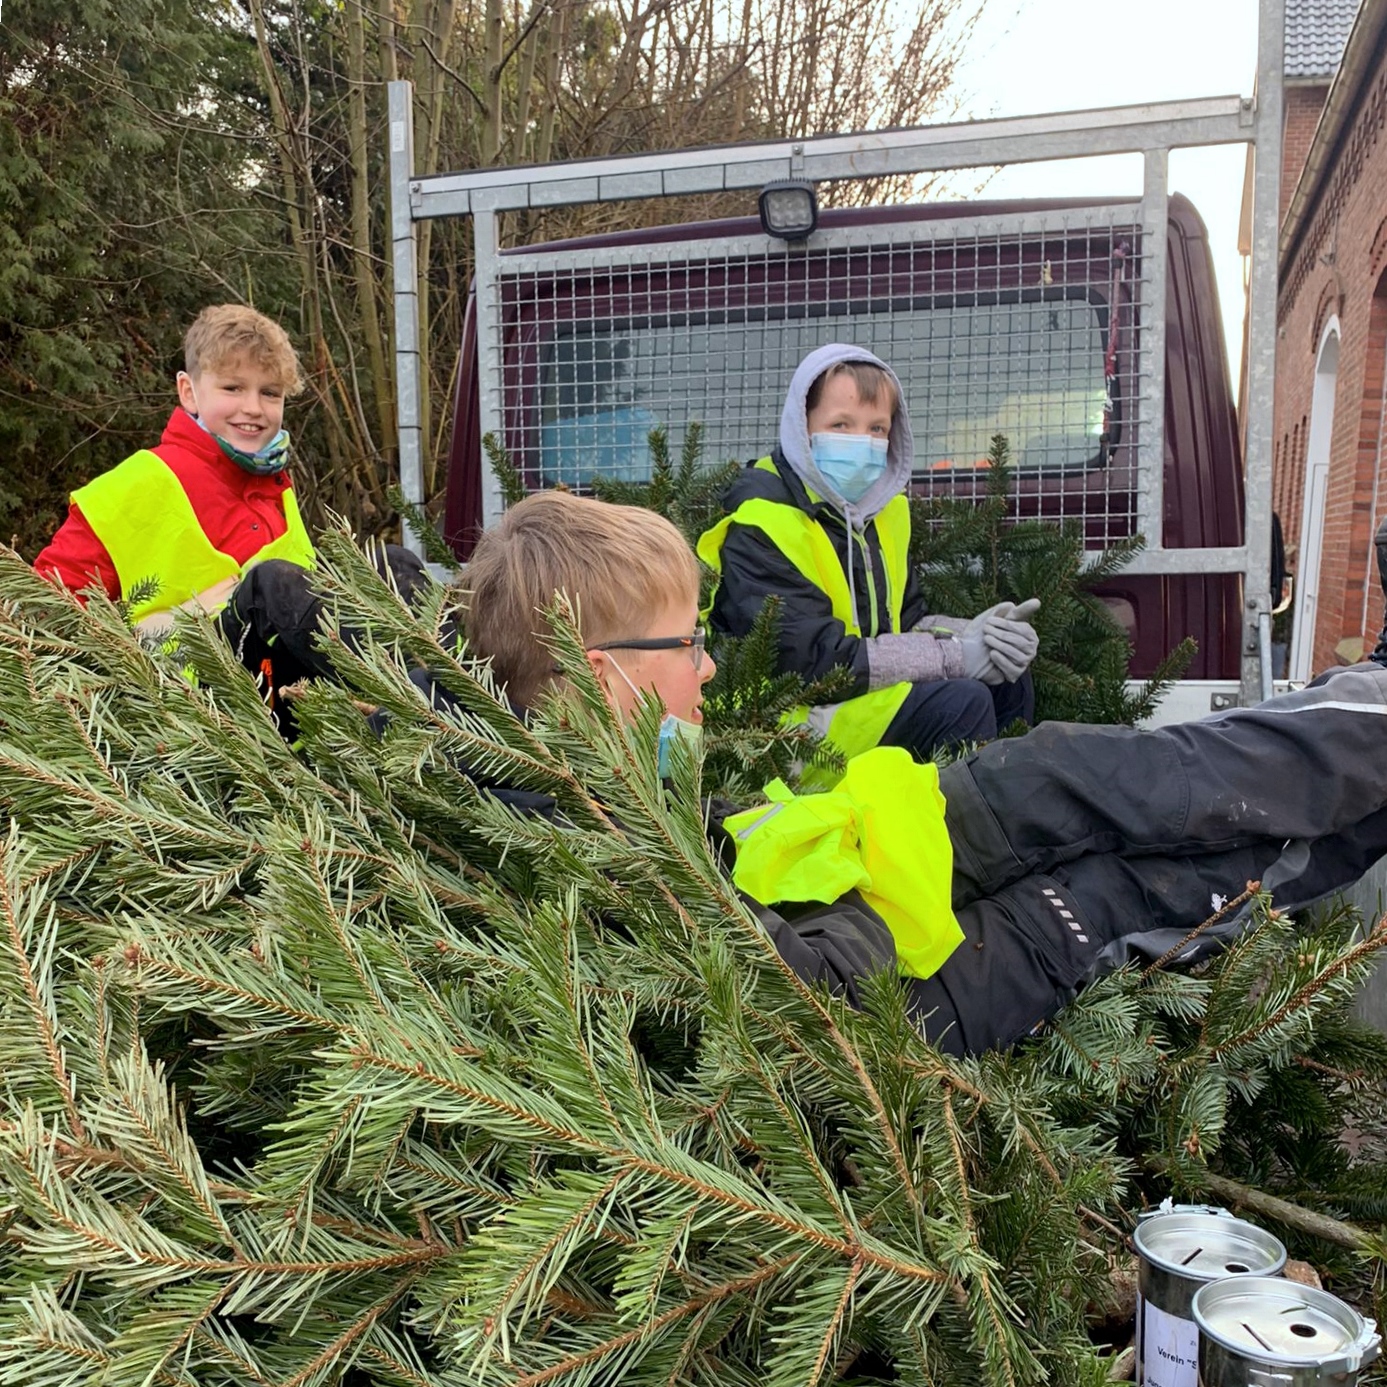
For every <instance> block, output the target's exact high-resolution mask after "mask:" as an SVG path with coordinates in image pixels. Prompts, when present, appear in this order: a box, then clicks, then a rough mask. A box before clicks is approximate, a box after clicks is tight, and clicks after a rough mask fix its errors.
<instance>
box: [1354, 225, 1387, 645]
mask: <svg viewBox="0 0 1387 1387" xmlns="http://www.w3.org/2000/svg"><path fill="white" fill-rule="evenodd" d="M1384 229H1387V221H1384V222H1383V225H1382V226H1381V227H1379V228H1378V233H1377V234H1378V238H1379V239H1380V238H1381V237H1382V236H1383V234H1384ZM1384 432H1387V270H1384V271H1383V272H1382V274H1381V275H1379V276H1378V280H1377V286H1376V287H1375V288H1374V289H1373V302H1372V308H1371V310H1370V311H1369V314H1368V350H1367V352H1366V353H1365V355H1364V360H1363V408H1362V409H1361V410H1360V411H1359V415H1358V475H1359V476H1360V477H1363V476H1367V475H1369V474H1371V476H1372V479H1373V490H1372V505H1373V510H1372V518H1371V519H1372V528H1373V529H1374V530H1375V529H1376V528H1377V525H1378V522H1379V521H1381V520H1382V519H1383V516H1384V508H1387V497H1384V495H1383V486H1382V480H1383V479H1382V453H1383V449H1384V447H1387V438H1384V437H1383V435H1384ZM1363 560H1364V562H1363V569H1362V572H1363V618H1362V624H1363V635H1364V637H1365V638H1366V640H1367V642H1368V645H1367V647H1366V648H1367V649H1371V648H1372V646H1371V643H1372V641H1374V640H1376V639H1377V633H1378V631H1379V629H1381V627H1382V624H1383V611H1382V584H1381V582H1380V581H1379V579H1378V572H1377V562H1376V556H1375V554H1374V552H1373V546H1372V545H1371V544H1369V545H1368V546H1367V551H1366V553H1365V554H1364V555H1363Z"/></svg>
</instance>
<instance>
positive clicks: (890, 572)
mask: <svg viewBox="0 0 1387 1387" xmlns="http://www.w3.org/2000/svg"><path fill="white" fill-rule="evenodd" d="M872 523H873V524H874V525H875V526H876V532H877V542H878V543H879V544H880V545H881V564H882V567H883V568H884V569H885V570H886V588H887V593H886V601H887V606H888V610H889V613H890V617H891V627H890V629H891V630H892V631H894V632H899V631H900V629H901V605H902V603H903V602H904V601H905V581H906V574H907V572H908V571H909V565H910V502H909V500H908V499H907V498H906V497H905V496H904V495H900V496H893V497H892V498H891V499H890V500H889V501H888V502H887V503H886V504H885V505H884V506H883V507H882V508H881V510H880V512H879V513H878V514H877V517H876V519H875V520H874V521H873V522H872Z"/></svg>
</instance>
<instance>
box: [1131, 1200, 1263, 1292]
mask: <svg viewBox="0 0 1387 1387" xmlns="http://www.w3.org/2000/svg"><path fill="white" fill-rule="evenodd" d="M1133 1241H1134V1242H1135V1243H1136V1247H1137V1252H1138V1253H1139V1254H1140V1255H1141V1256H1142V1257H1143V1258H1144V1259H1145V1260H1146V1261H1148V1262H1150V1263H1152V1264H1153V1265H1155V1266H1158V1267H1160V1268H1161V1269H1162V1270H1163V1271H1168V1272H1173V1273H1174V1274H1175V1275H1177V1276H1187V1277H1189V1279H1190V1280H1191V1281H1214V1280H1217V1279H1219V1278H1222V1277H1225V1276H1243V1275H1246V1274H1248V1273H1253V1274H1257V1275H1275V1274H1276V1273H1277V1272H1279V1271H1280V1270H1281V1268H1282V1267H1284V1266H1285V1265H1286V1249H1285V1248H1284V1247H1283V1246H1282V1245H1281V1242H1280V1240H1279V1239H1278V1238H1275V1237H1273V1236H1272V1235H1271V1234H1270V1233H1268V1232H1267V1231H1266V1230H1265V1229H1263V1228H1258V1227H1257V1225H1256V1224H1255V1223H1246V1222H1244V1221H1243V1220H1242V1219H1240V1218H1230V1217H1229V1216H1228V1215H1227V1214H1222V1213H1220V1214H1215V1213H1212V1212H1198V1213H1196V1212H1189V1211H1181V1210H1175V1211H1173V1212H1172V1213H1168V1214H1157V1215H1155V1216H1154V1217H1152V1218H1148V1219H1146V1220H1145V1221H1144V1222H1142V1223H1139V1224H1138V1225H1137V1229H1136V1232H1135V1233H1134V1234H1133Z"/></svg>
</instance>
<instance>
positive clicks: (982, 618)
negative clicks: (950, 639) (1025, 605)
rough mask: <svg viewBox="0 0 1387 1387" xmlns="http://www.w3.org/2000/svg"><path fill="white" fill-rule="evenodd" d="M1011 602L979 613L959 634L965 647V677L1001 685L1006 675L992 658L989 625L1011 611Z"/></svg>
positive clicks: (960, 642) (959, 640)
mask: <svg viewBox="0 0 1387 1387" xmlns="http://www.w3.org/2000/svg"><path fill="white" fill-rule="evenodd" d="M1011 605H1012V604H1011V603H1010V602H998V603H997V605H996V606H995V607H989V608H988V609H987V610H986V611H985V612H979V613H978V615H977V616H975V617H974V618H973V619H972V620H971V621H970V622H969V623H968V624H967V625H966V626H965V627H964V628H963V630H961V631H960V632H959V633H958V643H959V644H960V645H961V646H962V647H963V677H964V678H965V679H980V680H982V682H983V683H984V684H1001V683H1003V682H1004V681H1005V679H1006V675H1005V674H1004V673H1003V672H1002V669H1001V667H1000V666H999V665H998V664H997V662H996V661H995V660H994V659H993V658H992V652H991V650H990V649H989V648H988V645H987V627H988V623H989V622H992V621H996V620H998V619H1000V616H1001V613H1003V612H1009V611H1011Z"/></svg>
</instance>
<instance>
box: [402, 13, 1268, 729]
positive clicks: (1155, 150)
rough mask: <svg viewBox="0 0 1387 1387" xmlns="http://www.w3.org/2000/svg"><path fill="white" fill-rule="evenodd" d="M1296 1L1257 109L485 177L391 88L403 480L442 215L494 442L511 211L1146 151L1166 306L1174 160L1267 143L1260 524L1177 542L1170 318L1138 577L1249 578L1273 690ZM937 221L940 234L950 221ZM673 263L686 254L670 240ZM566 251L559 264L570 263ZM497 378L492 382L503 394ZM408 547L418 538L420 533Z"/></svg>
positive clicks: (1263, 47) (1256, 339) (1261, 680)
mask: <svg viewBox="0 0 1387 1387" xmlns="http://www.w3.org/2000/svg"><path fill="white" fill-rule="evenodd" d="M1284 23H1285V0H1261V3H1260V13H1259V38H1258V77H1257V89H1256V91H1257V94H1256V97H1255V99H1252V98H1245V97H1241V96H1217V97H1207V98H1201V99H1198V100H1189V101H1173V102H1156V103H1146V104H1143V105H1138V106H1124V107H1114V108H1109V109H1103V110H1090V111H1068V112H1059V113H1056V114H1052V115H1043V116H1024V117H1019V118H1012V119H1005V120H992V121H969V122H965V123H960V124H955V125H939V126H927V127H921V128H915V129H906V130H891V131H878V132H864V133H860V134H851V135H830V136H824V137H821V138H818V139H807V140H779V141H766V142H762V143H757V144H747V145H732V146H723V147H718V148H710V149H693V150H676V151H671V152H666V153H661V154H659V155H656V156H651V155H629V156H623V157H618V158H608V159H593V160H576V161H572V162H568V163H562V164H550V165H536V166H530V167H520V168H499V169H483V170H477V171H474V172H467V173H448V174H438V175H432V176H429V177H416V176H415V174H414V157H413V133H412V121H411V117H410V98H411V88H410V85H409V84H408V83H403V82H393V83H391V84H390V194H391V237H392V251H393V264H394V276H395V362H396V382H397V392H398V415H399V428H400V462H401V486H402V488H403V490H404V492H405V495H406V497H407V498H409V499H410V500H413V501H415V502H416V503H420V502H422V501H423V499H424V498H423V496H422V477H423V468H422V443H423V440H422V421H421V420H420V418H419V409H420V405H419V401H420V391H419V350H420V344H419V340H418V334H419V328H418V324H419V315H418V300H417V295H418V264H417V250H416V246H417V236H416V223H417V222H419V221H423V220H426V219H428V218H433V217H447V216H471V217H472V219H473V233H474V245H475V253H476V264H477V270H478V273H477V300H476V315H477V349H478V353H479V364H480V368H481V381H482V385H481V398H480V400H479V401H478V404H479V410H480V417H481V427H482V432H483V433H486V432H488V431H495V432H499V428H500V424H501V409H502V401H501V395H500V379H501V373H500V364H501V363H500V348H499V342H498V334H497V332H496V325H497V320H498V313H499V307H500V306H499V303H498V301H497V279H496V275H495V272H494V267H495V265H496V261H497V255H498V246H497V236H496V214H497V213H498V212H500V211H505V210H510V209H520V208H540V207H557V206H566V205H572V204H575V203H586V202H602V201H612V200H617V199H634V198H650V197H670V196H676V195H682V194H688V193H707V192H718V191H725V190H729V189H736V188H759V187H761V186H762V185H763V184H765V183H768V182H770V181H772V180H775V179H784V178H791V177H793V178H803V179H809V180H811V181H814V182H828V181H833V180H837V179H848V178H853V179H857V178H866V177H880V176H883V175H902V174H921V173H930V172H937V171H941V170H948V169H962V168H976V167H984V166H990V165H994V164H1007V163H1029V162H1037V161H1043V160H1050V159H1066V158H1085V157H1092V156H1095V155H1103V154H1123V153H1140V154H1142V155H1143V156H1144V158H1145V169H1144V180H1143V194H1142V201H1141V225H1142V227H1143V231H1144V235H1143V243H1144V244H1143V256H1144V273H1145V275H1146V277H1147V280H1148V289H1147V293H1148V296H1149V298H1150V301H1151V302H1152V303H1153V304H1158V305H1161V306H1162V308H1163V306H1164V300H1165V292H1166V273H1167V265H1166V261H1167V250H1166V245H1167V238H1166V235H1165V231H1164V228H1165V226H1166V217H1167V201H1168V179H1167V174H1168V158H1169V151H1170V150H1171V149H1176V148H1188V147H1191V146H1198V145H1213V144H1234V143H1251V144H1253V145H1254V146H1255V147H1256V151H1257V155H1258V157H1257V158H1256V160H1255V177H1254V188H1253V237H1252V242H1253V254H1252V273H1251V290H1250V292H1251V300H1250V322H1249V341H1248V355H1247V373H1246V380H1247V397H1246V399H1245V400H1244V401H1243V410H1244V418H1245V421H1246V428H1245V458H1244V468H1245V481H1246V528H1245V539H1244V543H1243V544H1242V545H1240V546H1234V547H1229V548H1218V549H1165V548H1164V547H1162V545H1161V535H1162V516H1163V508H1164V496H1163V480H1164V465H1163V459H1164V452H1165V444H1164V419H1165V410H1164V394H1165V315H1164V312H1163V311H1161V312H1156V313H1154V314H1152V315H1151V318H1150V321H1148V322H1147V323H1145V324H1144V325H1143V339H1142V363H1141V370H1140V379H1141V380H1142V382H1143V386H1144V392H1145V396H1146V398H1145V401H1144V404H1145V408H1144V409H1143V411H1142V412H1143V415H1144V418H1145V424H1144V427H1143V431H1142V436H1141V442H1140V445H1139V449H1140V453H1139V457H1140V466H1139V472H1140V475H1141V478H1142V485H1141V490H1140V493H1139V497H1138V527H1139V528H1140V529H1141V531H1142V532H1143V533H1144V534H1145V535H1146V536H1147V540H1148V545H1147V548H1146V550H1145V551H1144V552H1143V553H1142V554H1140V555H1139V556H1138V557H1137V558H1136V559H1135V560H1134V561H1133V562H1132V563H1131V564H1130V565H1129V567H1128V571H1129V572H1133V573H1172V574H1174V573H1228V572H1240V573H1242V574H1243V575H1244V596H1245V610H1244V641H1243V652H1244V653H1243V667H1242V700H1243V702H1244V703H1252V702H1256V701H1259V700H1260V699H1261V698H1263V697H1266V696H1267V695H1268V694H1269V692H1270V690H1271V662H1270V625H1271V623H1270V611H1271V594H1270V592H1269V591H1268V576H1269V570H1270V562H1271V454H1272V448H1271V443H1272V382H1273V376H1274V370H1275V357H1276V274H1277V260H1276V249H1277V232H1278V218H1279V196H1280V169H1281V119H1282V115H1281V112H1282V90H1281V89H1282V71H1283V68H1282V61H1283V51H1284ZM652 165H654V166H653V167H652ZM936 226H937V224H936ZM661 249H662V252H663V253H668V251H669V247H668V246H665V247H662V248H661ZM557 259H558V257H557V256H556V257H555V260H556V261H557ZM488 382H490V383H491V384H490V385H488ZM484 491H485V492H486V495H485V496H484V511H485V513H486V514H488V515H491V514H495V513H498V511H499V495H498V491H497V487H496V484H495V482H494V480H492V479H490V478H489V476H488V480H487V481H486V482H484ZM406 542H407V543H417V540H416V538H415V537H414V536H413V535H412V534H410V533H408V531H407V532H406Z"/></svg>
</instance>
